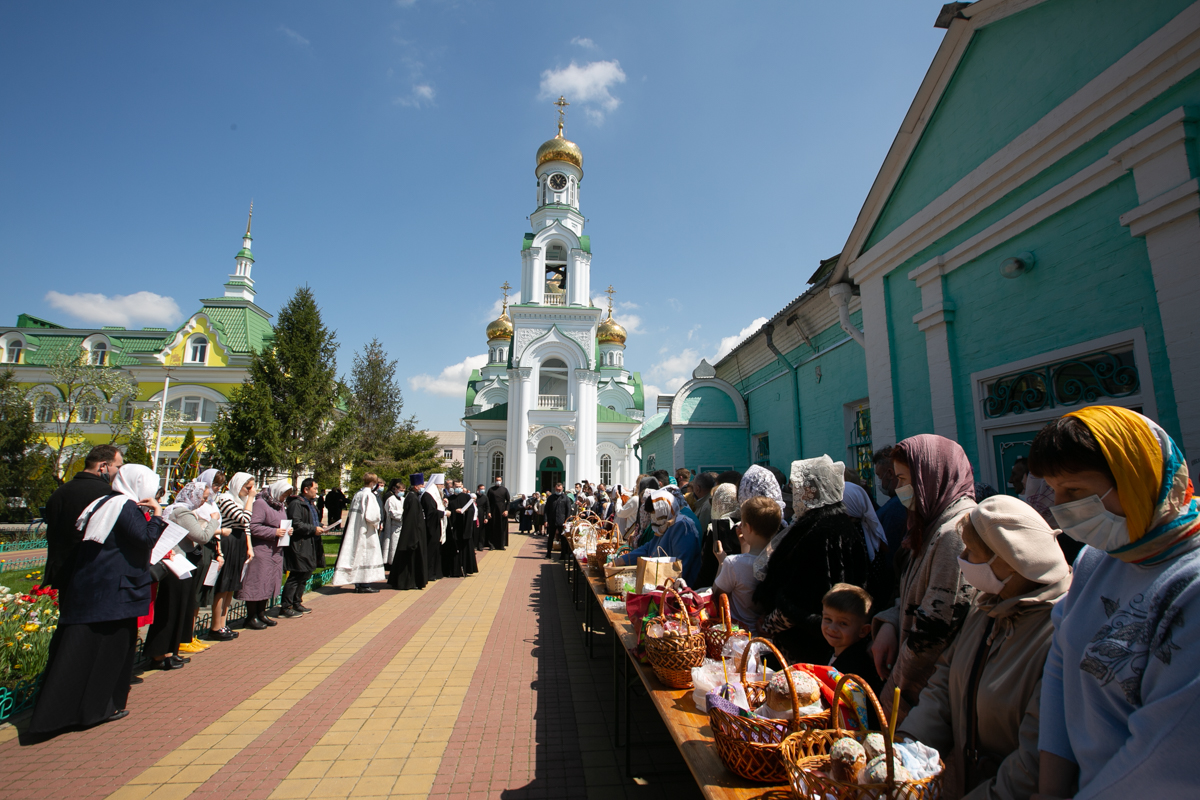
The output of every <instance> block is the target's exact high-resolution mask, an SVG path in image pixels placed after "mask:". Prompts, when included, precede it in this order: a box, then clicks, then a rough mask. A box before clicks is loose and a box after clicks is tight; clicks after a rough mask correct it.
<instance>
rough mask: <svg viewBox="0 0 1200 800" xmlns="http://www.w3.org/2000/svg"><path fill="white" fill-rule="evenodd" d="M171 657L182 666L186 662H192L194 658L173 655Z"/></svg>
mask: <svg viewBox="0 0 1200 800" xmlns="http://www.w3.org/2000/svg"><path fill="white" fill-rule="evenodd" d="M171 659H172V660H173V661H174V662H175V663H176V664H178V665H179V666H181V667H182V666H183V665H184V664H190V663H192V659H190V658H188V657H187V656H171Z"/></svg>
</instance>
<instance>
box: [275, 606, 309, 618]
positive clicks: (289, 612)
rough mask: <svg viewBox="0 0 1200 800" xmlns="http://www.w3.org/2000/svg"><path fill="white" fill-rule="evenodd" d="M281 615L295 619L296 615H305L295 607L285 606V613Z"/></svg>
mask: <svg viewBox="0 0 1200 800" xmlns="http://www.w3.org/2000/svg"><path fill="white" fill-rule="evenodd" d="M279 616H281V617H283V618H284V619H295V618H296V617H303V616H304V615H303V614H301V613H300V612H299V611H297V610H296V609H294V608H285V609H284V610H283V613H281V614H280V615H279Z"/></svg>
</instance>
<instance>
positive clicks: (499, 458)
mask: <svg viewBox="0 0 1200 800" xmlns="http://www.w3.org/2000/svg"><path fill="white" fill-rule="evenodd" d="M503 477H504V453H501V452H500V451H499V450H497V451H496V452H494V453H492V480H493V481H494V480H496V478H503Z"/></svg>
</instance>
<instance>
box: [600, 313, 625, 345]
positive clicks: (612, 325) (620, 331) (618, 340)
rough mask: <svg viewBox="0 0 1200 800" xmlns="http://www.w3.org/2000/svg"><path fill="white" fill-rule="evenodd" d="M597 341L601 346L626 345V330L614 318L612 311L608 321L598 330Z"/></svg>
mask: <svg viewBox="0 0 1200 800" xmlns="http://www.w3.org/2000/svg"><path fill="white" fill-rule="evenodd" d="M596 339H597V341H599V342H600V344H619V345H622V346H624V344H625V329H624V328H622V327H621V326H620V325H619V324H617V321H616V320H615V319H613V318H612V309H611V308H610V309H609V310H608V319H606V320H604V321H603V322H601V323H600V327H599V328H597V329H596Z"/></svg>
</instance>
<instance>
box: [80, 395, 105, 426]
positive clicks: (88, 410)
mask: <svg viewBox="0 0 1200 800" xmlns="http://www.w3.org/2000/svg"><path fill="white" fill-rule="evenodd" d="M75 420H76V421H77V422H79V423H82V424H84V425H95V424H96V423H97V422H99V421H100V405H99V403H97V402H96V398H95V397H94V396H91V395H89V396H88V397H85V398H84V399H83V401H82V402H81V403H80V404H79V408H78V409H77V410H76V412H75Z"/></svg>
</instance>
